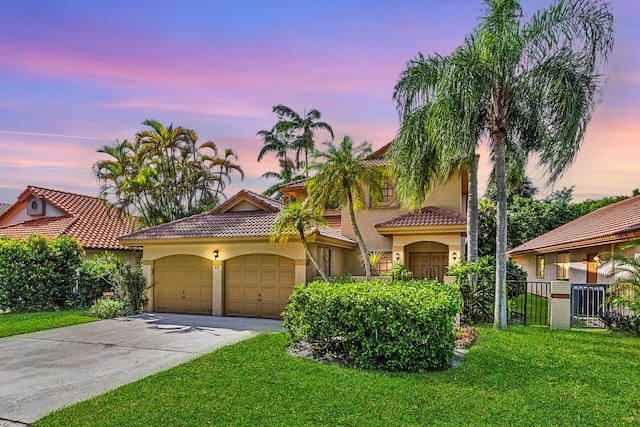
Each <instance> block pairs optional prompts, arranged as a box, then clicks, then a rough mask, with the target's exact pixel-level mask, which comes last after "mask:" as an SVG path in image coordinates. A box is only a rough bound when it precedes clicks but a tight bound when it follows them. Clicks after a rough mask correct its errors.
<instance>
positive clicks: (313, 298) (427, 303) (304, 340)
mask: <svg viewBox="0 0 640 427" xmlns="http://www.w3.org/2000/svg"><path fill="white" fill-rule="evenodd" d="M461 305H462V297H461V295H460V293H459V292H458V291H456V290H454V289H453V288H451V287H450V286H447V285H443V284H440V283H438V282H435V281H434V282H426V281H417V280H412V281H408V282H398V281H388V280H384V281H383V280H380V281H371V282H357V283H326V282H313V283H310V284H308V285H307V286H303V285H299V286H296V287H295V288H294V292H293V294H292V295H291V298H290V302H289V305H288V306H287V311H286V312H285V313H284V314H283V319H284V320H283V328H284V330H285V333H286V334H287V335H288V336H289V337H290V338H291V340H292V341H293V344H294V346H302V345H311V346H312V347H313V349H314V353H315V356H317V357H324V356H327V355H331V356H332V357H336V358H339V359H341V360H343V361H345V362H347V363H350V364H352V365H354V366H358V367H362V368H367V369H384V370H390V371H412V370H421V369H431V368H442V367H447V366H449V365H450V364H451V361H452V358H453V350H454V348H455V336H454V332H453V330H454V326H453V323H454V322H453V321H454V318H455V316H456V314H457V313H458V312H459V311H460V307H461Z"/></svg>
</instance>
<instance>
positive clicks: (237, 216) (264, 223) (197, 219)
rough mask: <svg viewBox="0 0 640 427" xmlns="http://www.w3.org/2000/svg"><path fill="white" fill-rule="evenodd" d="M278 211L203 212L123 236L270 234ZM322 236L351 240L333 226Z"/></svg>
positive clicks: (132, 237) (162, 237)
mask: <svg viewBox="0 0 640 427" xmlns="http://www.w3.org/2000/svg"><path fill="white" fill-rule="evenodd" d="M277 214H278V213H277V212H266V211H228V212H223V213H216V212H211V213H203V214H199V215H194V216H191V217H188V218H183V219H179V220H177V221H173V222H168V223H166V224H161V225H157V226H155V227H150V228H147V229H144V230H141V231H136V232H134V233H131V234H128V235H126V236H122V237H121V239H122V240H162V239H203V238H204V239H206V238H225V237H229V238H232V237H268V236H269V232H270V231H271V227H272V226H273V223H274V220H275V218H276V215H277ZM320 235H323V236H327V237H332V238H335V239H339V240H343V241H348V242H352V240H351V239H349V238H348V237H345V236H343V235H341V234H340V233H339V232H338V231H336V230H333V229H330V228H322V229H320Z"/></svg>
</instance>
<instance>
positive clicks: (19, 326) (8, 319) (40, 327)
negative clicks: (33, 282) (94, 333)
mask: <svg viewBox="0 0 640 427" xmlns="http://www.w3.org/2000/svg"><path fill="white" fill-rule="evenodd" d="M96 320H100V319H96V318H95V317H90V316H89V315H88V314H87V311H86V310H60V311H38V312H27V313H4V314H0V338H4V337H9V336H13V335H20V334H26V333H29V332H37V331H44V330H47V329H53V328H61V327H63V326H71V325H77V324H80V323H87V322H94V321H96Z"/></svg>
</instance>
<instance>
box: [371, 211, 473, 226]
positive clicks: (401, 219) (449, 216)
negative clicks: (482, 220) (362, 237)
mask: <svg viewBox="0 0 640 427" xmlns="http://www.w3.org/2000/svg"><path fill="white" fill-rule="evenodd" d="M466 223H467V219H466V218H465V216H464V215H461V214H457V213H455V212H451V211H448V210H445V209H440V208H436V207H433V206H427V207H425V208H422V209H420V210H418V211H416V212H413V213H408V214H406V215H401V216H397V217H395V218H391V219H390V220H387V221H384V222H380V223H378V224H376V225H375V226H376V228H378V227H424V226H437V225H465V224H466Z"/></svg>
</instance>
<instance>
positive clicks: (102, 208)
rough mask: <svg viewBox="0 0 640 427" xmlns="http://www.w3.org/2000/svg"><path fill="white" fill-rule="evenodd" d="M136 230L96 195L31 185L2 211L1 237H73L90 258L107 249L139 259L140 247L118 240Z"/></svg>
mask: <svg viewBox="0 0 640 427" xmlns="http://www.w3.org/2000/svg"><path fill="white" fill-rule="evenodd" d="M134 229H135V227H134V226H133V224H131V223H130V222H129V221H128V220H127V219H126V218H125V217H124V216H123V215H121V214H120V212H119V211H117V210H116V209H115V208H114V207H112V206H111V207H110V206H108V205H105V204H104V203H103V202H101V201H100V200H99V199H98V198H96V197H90V196H85V195H81V194H74V193H69V192H66V191H59V190H53V189H49V188H42V187H35V186H31V185H30V186H28V187H27V188H26V189H25V190H24V191H23V192H22V193H21V194H20V195H19V196H18V198H17V200H16V201H15V203H13V204H12V205H10V206H9V207H8V208H7V209H6V210H5V211H4V212H2V213H0V236H9V237H28V236H30V235H31V234H42V235H44V236H47V237H58V236H62V235H65V236H71V237H74V238H76V239H77V240H78V241H79V242H80V243H81V244H82V245H83V247H84V249H85V252H86V254H87V257H92V256H93V255H94V254H97V253H102V252H104V251H107V250H108V251H110V252H113V253H114V254H116V255H117V256H119V257H121V258H123V259H126V260H129V261H136V260H137V259H139V258H140V255H141V251H140V248H136V247H130V246H123V245H121V244H120V242H119V241H118V237H119V236H121V235H123V234H128V233H131V232H133V231H134Z"/></svg>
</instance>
